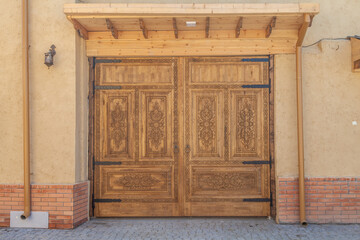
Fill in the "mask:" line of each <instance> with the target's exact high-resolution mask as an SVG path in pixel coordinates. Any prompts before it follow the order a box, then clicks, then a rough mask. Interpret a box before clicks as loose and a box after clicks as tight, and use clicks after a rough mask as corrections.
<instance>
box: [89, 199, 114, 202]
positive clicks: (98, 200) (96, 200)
mask: <svg viewBox="0 0 360 240" xmlns="http://www.w3.org/2000/svg"><path fill="white" fill-rule="evenodd" d="M93 202H97V203H111V202H121V199H94V200H93Z"/></svg>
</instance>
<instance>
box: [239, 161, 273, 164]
mask: <svg viewBox="0 0 360 240" xmlns="http://www.w3.org/2000/svg"><path fill="white" fill-rule="evenodd" d="M242 164H271V161H243V162H242Z"/></svg>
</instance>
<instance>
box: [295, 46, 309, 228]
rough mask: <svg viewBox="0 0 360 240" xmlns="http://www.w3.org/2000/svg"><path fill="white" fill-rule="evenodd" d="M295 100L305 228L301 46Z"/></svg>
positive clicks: (297, 57) (297, 51)
mask: <svg viewBox="0 0 360 240" xmlns="http://www.w3.org/2000/svg"><path fill="white" fill-rule="evenodd" d="M296 99H297V133H298V162H299V206H300V208H299V209H300V224H301V225H304V226H306V225H307V222H306V216H305V180H304V178H305V174H304V130H303V98H302V49H301V46H297V47H296Z"/></svg>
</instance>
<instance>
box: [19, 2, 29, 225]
mask: <svg viewBox="0 0 360 240" xmlns="http://www.w3.org/2000/svg"><path fill="white" fill-rule="evenodd" d="M22 80H23V145H24V146H23V151H24V213H23V214H22V215H21V219H23V220H25V219H26V218H28V217H29V216H30V214H31V209H30V208H31V205H30V127H29V34H28V0H23V1H22Z"/></svg>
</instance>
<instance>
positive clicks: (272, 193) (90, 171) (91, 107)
mask: <svg viewBox="0 0 360 240" xmlns="http://www.w3.org/2000/svg"><path fill="white" fill-rule="evenodd" d="M244 56H246V55H239V56H223V57H244ZM258 56H264V55H251V57H258ZM266 56H268V57H269V84H270V94H269V152H270V161H271V164H270V196H271V197H270V198H271V202H270V216H271V217H272V218H274V219H276V177H275V166H276V165H275V164H276V161H275V131H274V82H275V78H274V55H266ZM150 57H151V56H145V57H142V58H150ZM174 57H176V56H174ZM192 57H193V56H192ZM198 57H202V56H198ZM206 57H209V56H206ZM214 57H215V56H214ZM216 57H219V56H216ZM152 58H153V57H152ZM185 58H186V57H179V67H184V64H183V62H184V60H185ZM111 59H114V58H111ZM88 61H89V93H88V99H89V101H88V104H89V105H88V112H89V120H88V121H89V126H88V180H89V182H90V191H89V193H90V194H89V216H90V217H93V216H94V207H95V205H94V202H93V199H94V164H93V162H94V128H95V123H94V117H95V114H94V113H95V102H94V93H95V91H94V86H95V57H88ZM181 77H183V76H181ZM179 90H180V89H179ZM179 93H181V94H183V93H182V91H179ZM180 135H181V134H180ZM182 139H183V136H180V141H181V140H182ZM181 157H183V156H181ZM180 162H181V161H180ZM180 180H181V179H179V181H180ZM180 195H181V194H180ZM179 198H181V196H179Z"/></svg>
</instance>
